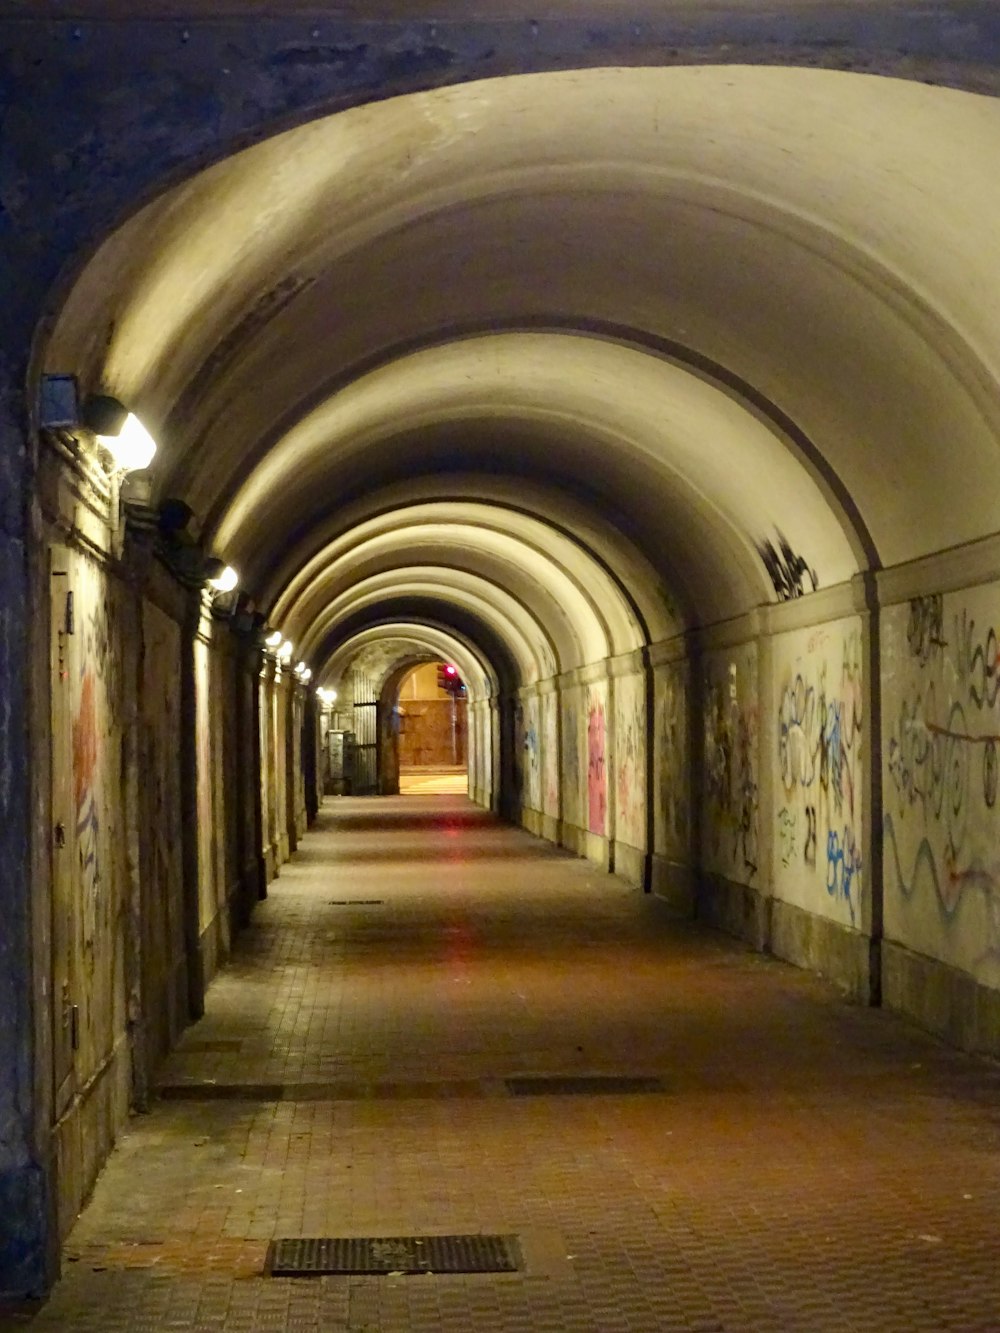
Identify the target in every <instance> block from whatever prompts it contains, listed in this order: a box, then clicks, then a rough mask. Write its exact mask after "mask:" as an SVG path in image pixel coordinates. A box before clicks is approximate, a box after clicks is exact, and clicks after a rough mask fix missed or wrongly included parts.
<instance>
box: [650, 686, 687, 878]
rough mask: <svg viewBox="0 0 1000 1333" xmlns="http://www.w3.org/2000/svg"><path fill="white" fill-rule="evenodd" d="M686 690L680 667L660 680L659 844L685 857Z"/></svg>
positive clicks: (658, 701)
mask: <svg viewBox="0 0 1000 1333" xmlns="http://www.w3.org/2000/svg"><path fill="white" fill-rule="evenodd" d="M685 697H686V691H685V687H684V678H683V676H682V674H681V670H680V668H677V667H672V668H669V669H668V670H666V671H665V672H663V673H661V674H660V675H658V677H657V680H656V714H657V725H656V750H655V754H656V758H657V769H656V782H657V784H658V803H657V816H658V828H657V843H658V846H659V849H660V850H663V851H670V852H672V853H673V854H674V855H683V854H684V853H685V852H686V850H687V836H688V833H687V830H688V786H687V771H688V759H687V726H686V717H685V708H684V702H685Z"/></svg>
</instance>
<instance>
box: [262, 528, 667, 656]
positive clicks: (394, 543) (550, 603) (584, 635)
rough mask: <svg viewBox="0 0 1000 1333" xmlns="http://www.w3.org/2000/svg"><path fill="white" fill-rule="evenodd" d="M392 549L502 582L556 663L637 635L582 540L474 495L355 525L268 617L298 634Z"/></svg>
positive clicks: (637, 642)
mask: <svg viewBox="0 0 1000 1333" xmlns="http://www.w3.org/2000/svg"><path fill="white" fill-rule="evenodd" d="M400 553H405V554H406V557H407V558H408V559H420V560H421V561H424V562H432V563H440V564H443V565H448V564H452V565H454V566H456V567H461V568H464V569H466V570H467V571H468V572H478V573H480V574H481V575H482V576H483V577H486V578H493V579H495V580H496V581H497V582H498V583H501V584H502V585H503V586H505V587H507V588H508V589H510V590H511V591H512V592H514V593H515V594H516V595H517V597H518V598H519V599H520V600H521V601H523V602H525V604H527V605H531V606H532V608H533V611H534V613H535V615H536V617H537V618H539V619H540V620H541V621H542V622H543V623H544V624H545V625H546V628H547V631H548V633H549V635H550V636H551V637H552V639H553V641H554V642H555V644H556V645H557V647H558V650H559V655H560V660H561V661H562V662H563V665H564V667H569V666H579V665H582V664H584V663H585V662H591V661H597V660H600V659H602V658H605V657H609V656H614V655H617V654H619V653H623V652H630V651H632V650H633V649H635V648H637V647H639V646H641V645H642V643H643V642H644V641H645V637H644V633H643V627H642V626H641V625H640V624H639V622H638V620H637V618H636V616H635V614H634V612H633V611H632V609H631V607H630V606H629V604H628V602H627V601H626V599H625V598H624V596H623V594H622V593H621V591H620V590H619V588H618V586H617V585H616V584H615V582H614V581H613V579H612V578H611V577H610V576H609V575H608V573H607V572H606V571H605V570H604V569H603V568H602V567H601V566H600V565H598V564H597V563H596V562H595V561H594V560H593V559H592V558H590V557H589V556H588V554H587V553H586V551H585V550H584V549H583V548H582V547H580V546H579V545H578V544H576V543H573V542H571V541H570V540H569V539H568V538H567V537H565V536H564V535H563V534H560V533H558V532H555V531H553V530H552V529H550V528H548V527H547V526H546V525H545V524H543V523H541V522H539V521H538V520H536V519H533V518H528V517H526V516H524V515H521V514H516V513H513V512H511V511H509V510H495V509H493V508H491V507H490V506H488V505H481V504H457V503H450V504H444V503H441V502H437V503H432V504H425V505H415V506H410V507H408V508H407V509H406V510H404V511H393V512H391V513H388V514H385V515H383V516H382V517H381V518H379V519H372V520H369V521H368V522H365V523H362V524H359V525H357V526H356V527H354V528H353V529H352V530H351V532H350V533H349V535H347V536H346V537H343V538H341V539H340V540H339V541H337V542H333V543H331V544H330V545H329V546H327V547H325V548H324V549H323V550H321V551H320V552H319V553H318V554H317V555H316V556H314V557H313V559H312V560H311V561H310V562H309V564H308V565H307V566H306V567H305V568H303V569H302V571H301V572H300V574H299V575H298V576H297V578H296V579H295V580H294V582H293V584H292V585H291V586H290V587H289V588H288V589H287V590H286V592H285V593H284V594H283V595H282V596H281V597H280V598H279V599H278V601H277V603H276V604H275V606H274V608H273V612H272V614H273V617H274V618H275V619H276V620H278V621H280V623H282V624H284V625H286V626H287V627H288V633H289V634H290V635H291V636H292V638H297V637H299V636H300V634H301V632H302V629H303V628H304V627H305V626H307V625H308V624H309V623H310V622H311V621H312V620H313V619H314V618H315V616H316V615H318V614H319V612H320V611H321V610H322V608H323V606H324V605H325V604H326V602H327V601H328V600H329V599H330V597H331V596H333V595H335V594H336V591H337V590H338V588H340V587H341V586H346V585H347V584H349V583H350V582H351V581H352V580H354V579H357V578H362V577H364V575H365V574H366V572H368V571H372V570H376V569H378V568H380V567H382V566H383V565H384V564H385V563H386V562H390V563H394V562H395V561H396V560H398V558H399V554H400Z"/></svg>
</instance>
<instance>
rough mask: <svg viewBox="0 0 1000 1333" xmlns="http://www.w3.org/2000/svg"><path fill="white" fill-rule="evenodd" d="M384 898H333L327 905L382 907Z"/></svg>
mask: <svg viewBox="0 0 1000 1333" xmlns="http://www.w3.org/2000/svg"><path fill="white" fill-rule="evenodd" d="M384 904H385V899H384V898H331V899H329V901H328V902H327V907H382V906H383V905H384Z"/></svg>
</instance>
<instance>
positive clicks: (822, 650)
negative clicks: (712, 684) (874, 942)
mask: <svg viewBox="0 0 1000 1333" xmlns="http://www.w3.org/2000/svg"><path fill="white" fill-rule="evenodd" d="M838 657H839V663H838V661H837V659H838ZM838 667H839V669H838ZM861 683H862V682H861V634H860V630H857V629H846V630H844V631H843V632H842V633H841V634H837V633H834V632H832V631H823V632H813V633H811V634H810V635H809V637H808V638H807V639H806V640H805V643H804V652H801V653H799V654H797V655H796V657H795V661H794V666H793V667H792V668H791V669H790V670H789V671H788V672H787V675H786V677H785V681H784V685H783V687H782V689H781V693H780V696H779V701H778V726H777V759H778V776H779V780H780V782H781V786H782V788H783V790H784V798H785V799H784V804H783V805H782V806H781V808H780V809H779V811H778V816H777V835H778V851H779V856H780V859H781V864H782V867H784V868H785V869H786V870H791V869H792V867H793V866H794V865H795V864H796V863H799V864H801V865H802V866H804V867H805V868H806V870H807V871H809V872H816V873H817V874H819V873H821V872H820V869H819V865H818V863H819V862H820V860H821V858H822V859H823V862H824V864H823V869H822V873H823V876H824V879H823V883H824V885H825V889H826V893H827V895H828V896H829V897H830V898H831V899H832V900H834V901H835V902H837V903H840V904H842V905H843V906H844V907H846V909H847V913H848V916H849V918H850V921H851V923H852V925H853V924H856V922H857V918H858V908H859V897H860V892H861V877H862V857H861V849H860V845H859V841H858V837H857V832H856V830H857V827H858V820H859V817H860V791H859V788H860V773H861V768H860V760H861V742H862V730H863V713H864V704H863V699H862V693H861ZM800 849H801V850H800ZM800 858H801V859H800Z"/></svg>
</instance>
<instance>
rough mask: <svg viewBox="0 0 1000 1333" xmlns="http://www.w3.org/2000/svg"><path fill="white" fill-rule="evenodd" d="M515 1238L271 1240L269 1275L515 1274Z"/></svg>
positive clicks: (517, 1254) (518, 1257)
mask: <svg viewBox="0 0 1000 1333" xmlns="http://www.w3.org/2000/svg"><path fill="white" fill-rule="evenodd" d="M520 1266H521V1254H520V1249H519V1247H518V1244H517V1237H516V1236H482V1235H475V1234H473V1235H467V1236H335V1237H329V1236H324V1237H319V1238H311V1239H310V1238H304V1239H296V1238H294V1237H293V1238H290V1239H284V1240H273V1241H272V1242H271V1244H270V1247H269V1248H268V1252H267V1271H268V1272H269V1273H270V1274H271V1276H272V1277H311V1276H319V1275H322V1274H341V1275H343V1276H349V1275H352V1274H365V1273H367V1274H371V1275H376V1276H377V1275H378V1274H387V1273H516V1272H517V1270H518V1269H519V1268H520Z"/></svg>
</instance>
